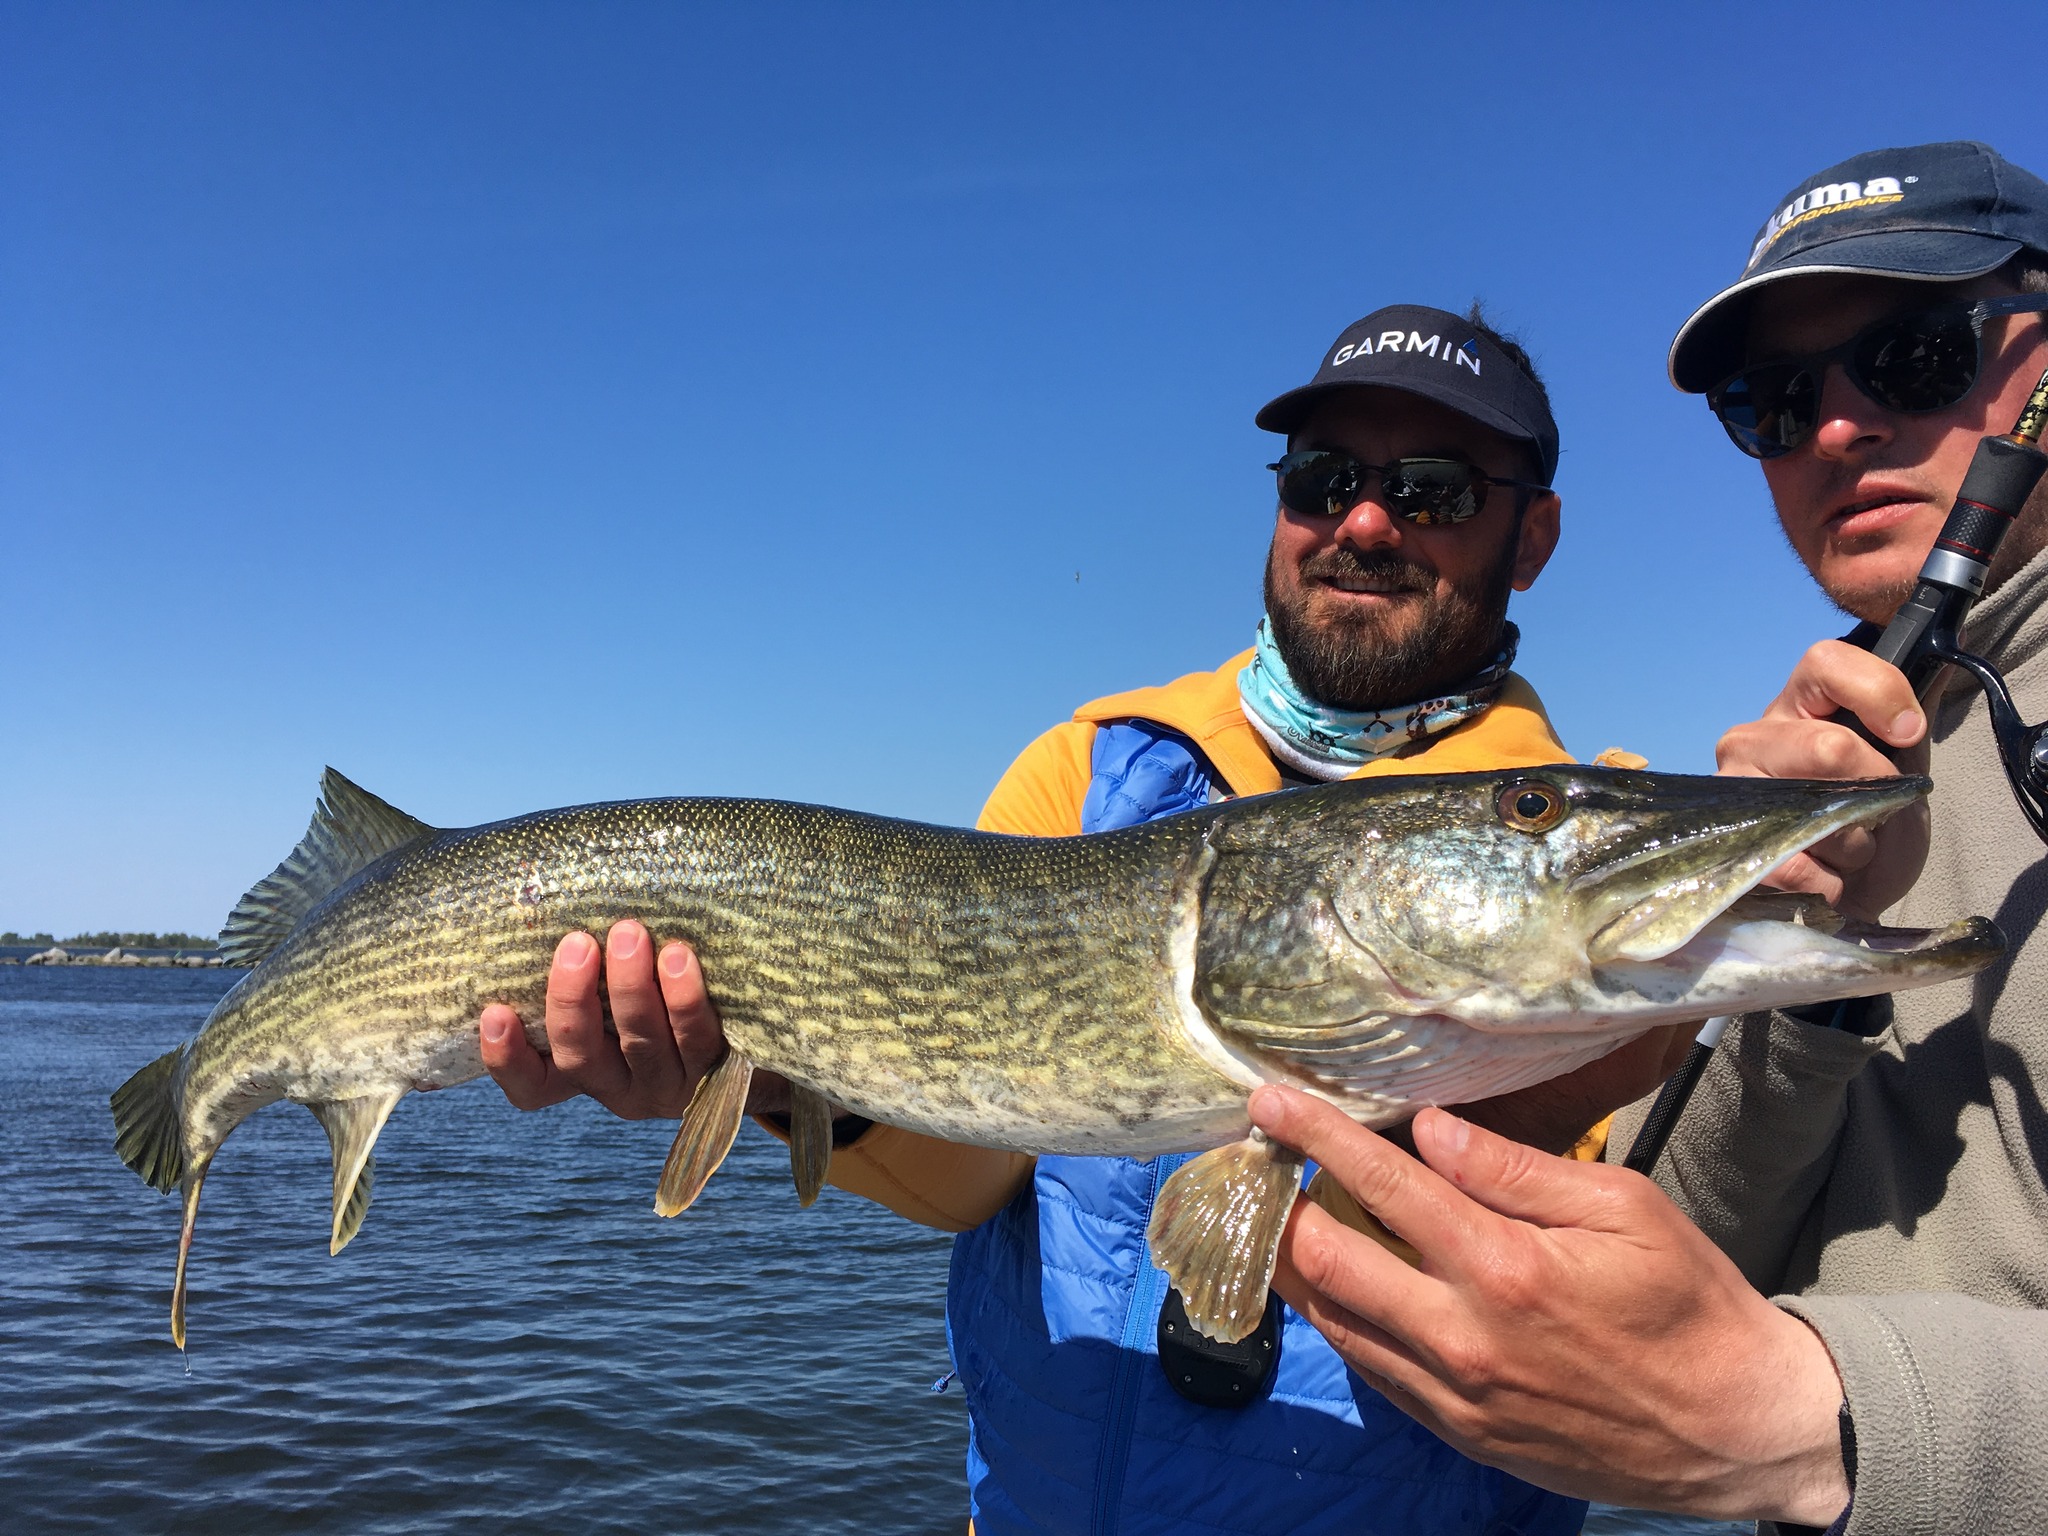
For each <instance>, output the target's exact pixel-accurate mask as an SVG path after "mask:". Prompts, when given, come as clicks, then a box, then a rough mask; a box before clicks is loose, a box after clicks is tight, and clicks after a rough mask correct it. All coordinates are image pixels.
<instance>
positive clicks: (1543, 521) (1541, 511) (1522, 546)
mask: <svg viewBox="0 0 2048 1536" xmlns="http://www.w3.org/2000/svg"><path fill="white" fill-rule="evenodd" d="M1563 510H1564V503H1563V502H1562V501H1560V500H1559V499H1558V495H1557V492H1555V491H1544V492H1543V493H1541V494H1540V495H1537V496H1532V497H1530V498H1529V509H1528V510H1527V511H1526V512H1524V513H1523V514H1522V527H1521V533H1520V535H1519V537H1518V538H1517V541H1516V544H1515V570H1514V588H1515V590H1516V591H1517V592H1526V591H1528V590H1529V589H1530V588H1531V587H1533V586H1535V585H1536V578H1537V577H1538V576H1541V575H1542V574H1543V567H1544V566H1546V565H1548V564H1550V556H1551V554H1552V553H1553V552H1554V551H1555V550H1556V548H1557V540H1558V536H1559V534H1560V533H1561V532H1562V529H1561V527H1560V522H1559V518H1560V514H1561V513H1562V512H1563Z"/></svg>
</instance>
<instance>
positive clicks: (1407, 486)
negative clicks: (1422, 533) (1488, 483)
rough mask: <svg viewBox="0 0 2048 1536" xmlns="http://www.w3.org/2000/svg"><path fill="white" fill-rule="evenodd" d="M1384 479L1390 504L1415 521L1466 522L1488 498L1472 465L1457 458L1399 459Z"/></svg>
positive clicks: (1382, 482)
mask: <svg viewBox="0 0 2048 1536" xmlns="http://www.w3.org/2000/svg"><path fill="white" fill-rule="evenodd" d="M1380 483H1381V487H1382V489H1383V490H1384V491H1385V493H1386V498H1387V505H1388V506H1389V507H1391V508H1392V509H1393V510H1394V511H1395V512H1397V513H1399V514H1400V515H1401V516H1402V517H1405V518H1407V519H1408V520H1409V521H1410V522H1412V523H1462V522H1464V521H1465V519H1466V518H1468V517H1476V516H1477V515H1478V513H1479V509H1480V507H1481V506H1482V505H1484V504H1485V500H1486V487H1485V485H1484V483H1483V482H1482V481H1481V479H1480V477H1479V476H1478V475H1477V474H1476V473H1475V472H1474V471H1473V468H1472V466H1471V465H1470V464H1462V463H1460V462H1459V461H1458V460H1456V459H1396V460H1395V461H1394V462H1393V463H1391V464H1389V465H1388V466H1387V468H1386V474H1385V476H1384V478H1383V479H1382V480H1381V482H1380Z"/></svg>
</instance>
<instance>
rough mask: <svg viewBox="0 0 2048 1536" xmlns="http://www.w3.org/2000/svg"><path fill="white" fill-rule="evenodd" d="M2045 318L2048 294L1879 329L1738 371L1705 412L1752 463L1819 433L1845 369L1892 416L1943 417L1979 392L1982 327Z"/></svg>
mask: <svg viewBox="0 0 2048 1536" xmlns="http://www.w3.org/2000/svg"><path fill="white" fill-rule="evenodd" d="M2041 310H2048V294H2042V293H2025V294H2015V295H2013V296H2012V297H2010V298H2003V299H1980V300H1978V301H1977V302H1976V303H1974V304H1948V305H1943V306H1941V307H1940V308H1938V309H1929V310H1923V311H1921V312H1920V313H1918V314H1912V315H1900V316H1896V317H1894V318H1893V319H1890V320H1880V321H1878V322H1877V323H1876V324H1874V325H1869V326H1866V327H1864V329H1862V330H1861V331H1858V332H1857V333H1856V334H1855V335H1854V336H1851V337H1850V338H1849V339H1848V340H1847V341H1845V342H1843V343H1842V344H1841V345H1840V346H1838V347H1830V348H1828V349H1827V350H1826V351H1825V352H1815V353H1812V354H1810V355H1808V356H1806V357H1788V358H1785V359H1783V360H1781V361H1778V362H1773V363H1757V364H1754V365H1752V366H1750V367H1748V368H1743V369H1740V370H1738V371H1737V372H1735V373H1732V374H1730V375H1729V376H1728V377H1727V378H1726V379H1723V380H1722V381H1721V382H1720V383H1719V384H1716V385H1715V386H1714V387H1713V388H1712V389H1710V390H1708V391H1707V404H1708V406H1709V407H1711V408H1712V410H1713V412H1714V414H1715V415H1716V416H1717V417H1719V418H1720V420H1721V425H1722V427H1723V428H1725V429H1726V431H1727V433H1728V439H1729V441H1730V442H1732V443H1734V444H1735V446H1736V447H1738V448H1740V449H1741V450H1742V451H1743V452H1744V453H1746V454H1748V455H1749V456H1750V457H1751V458H1753V459H1775V458H1777V457H1779V456H1780V455H1781V454H1787V453H1790V452H1791V451H1792V450H1793V449H1794V448H1797V447H1798V446H1799V445H1800V444H1801V443H1803V442H1805V441H1806V440H1807V439H1808V438H1809V437H1811V436H1813V430H1814V428H1815V427H1817V426H1819V425H1820V392H1821V382H1822V380H1823V378H1824V377H1825V376H1826V373H1827V369H1828V365H1829V364H1830V363H1840V364H1841V365H1842V371H1843V372H1844V373H1846V374H1847V375H1848V376H1849V382H1850V383H1852V384H1854V385H1855V386H1856V387H1857V388H1858V389H1859V390H1861V391H1862V392H1863V394H1864V396H1865V397H1866V398H1868V399H1870V400H1873V401H1875V402H1876V403H1877V404H1879V405H1881V406H1883V407H1884V408H1885V409H1886V410H1888V411H1897V412H1899V413H1900V414H1901V415H1905V416H1924V415H1926V414H1927V413H1928V412H1930V411H1945V410H1947V409H1948V408H1949V407H1950V406H1952V405H1958V404H1960V403H1961V402H1962V400H1963V397H1964V396H1966V395H1968V394H1969V392H1970V391H1971V390H1973V389H1975V388H1976V387H1977V379H1978V376H1979V374H1981V373H1982V371H1983V367H1984V322H1985V321H1986V320H1988V319H1990V318H1991V317H1992V316H1993V315H2019V314H2028V313H2032V312H2038V311H2041Z"/></svg>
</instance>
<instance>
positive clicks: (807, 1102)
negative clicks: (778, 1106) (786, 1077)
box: [789, 1083, 832, 1210]
mask: <svg viewBox="0 0 2048 1536" xmlns="http://www.w3.org/2000/svg"><path fill="white" fill-rule="evenodd" d="M831 1164H832V1106H831V1105H830V1104H829V1103H827V1102H826V1099H825V1096H824V1095H823V1094H822V1093H818V1092H816V1091H814V1090H812V1089H809V1088H804V1087H800V1086H799V1085H797V1084H795V1083H791V1084H790V1085H789V1172H790V1177H792V1178H793V1179H795V1180H796V1203H797V1204H798V1205H799V1206H801V1207H803V1208H804V1209H805V1210H809V1209H810V1207H811V1205H812V1204H813V1203H814V1202H815V1201H816V1200H817V1198H818V1192H819V1191H820V1190H822V1189H823V1188H824V1187H825V1171H826V1169H827V1168H829V1167H830V1166H831Z"/></svg>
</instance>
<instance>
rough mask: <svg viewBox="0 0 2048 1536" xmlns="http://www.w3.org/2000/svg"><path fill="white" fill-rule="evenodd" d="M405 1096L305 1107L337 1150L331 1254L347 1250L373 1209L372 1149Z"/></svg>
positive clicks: (371, 1096)
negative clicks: (371, 1207) (371, 1200)
mask: <svg viewBox="0 0 2048 1536" xmlns="http://www.w3.org/2000/svg"><path fill="white" fill-rule="evenodd" d="M404 1097H405V1090H404V1089H403V1088H401V1089H399V1090H398V1091H397V1092H396V1093H383V1094H368V1095H365V1096H364V1097H362V1098H359V1099H329V1100H324V1101H322V1102H320V1103H317V1104H308V1105H307V1106H306V1108H308V1109H310V1110H311V1111H313V1115H314V1118H316V1119H317V1120H318V1121H319V1122H320V1125H321V1128H322V1129H323V1130H325V1131H326V1132H327V1142H328V1145H329V1146H331V1147H332V1148H333V1149H334V1225H333V1227H332V1229H331V1230H330V1231H329V1234H328V1240H327V1251H328V1252H329V1253H330V1254H333V1253H339V1252H341V1250H342V1249H344V1248H346V1247H347V1246H348V1241H349V1239H350V1238H352V1237H354V1236H355V1235H356V1233H357V1232H358V1231H359V1230H361V1228H362V1225H363V1217H364V1216H365V1215H367V1214H368V1213H369V1209H370V1185H371V1181H372V1178H373V1176H374V1174H375V1168H376V1165H375V1160H374V1159H373V1158H372V1157H371V1156H370V1149H371V1148H373V1147H374V1146H376V1144H377V1133H378V1132H379V1131H381V1130H383V1129H384V1122H385V1121H386V1120H388V1119H390V1118H391V1111H392V1110H393V1109H394V1108H396V1107H397V1104H398V1101H399V1100H400V1099H402V1098H404Z"/></svg>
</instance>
